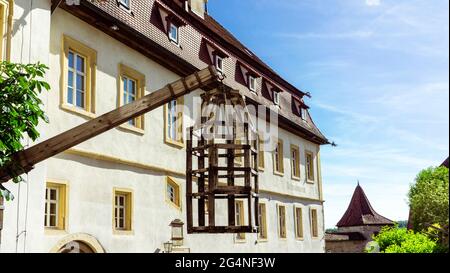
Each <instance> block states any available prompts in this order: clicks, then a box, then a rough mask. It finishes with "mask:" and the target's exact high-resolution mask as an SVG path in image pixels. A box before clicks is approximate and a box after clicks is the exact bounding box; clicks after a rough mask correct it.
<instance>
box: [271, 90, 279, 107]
mask: <svg viewBox="0 0 450 273" xmlns="http://www.w3.org/2000/svg"><path fill="white" fill-rule="evenodd" d="M272 92H273V103H275V105H277V106H279V105H280V92H278V91H276V90H273V91H272Z"/></svg>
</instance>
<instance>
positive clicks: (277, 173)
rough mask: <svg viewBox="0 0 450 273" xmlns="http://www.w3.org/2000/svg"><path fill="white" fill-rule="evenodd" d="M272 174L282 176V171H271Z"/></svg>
mask: <svg viewBox="0 0 450 273" xmlns="http://www.w3.org/2000/svg"><path fill="white" fill-rule="evenodd" d="M273 174H274V175H276V176H281V177H284V173H281V172H277V171H273Z"/></svg>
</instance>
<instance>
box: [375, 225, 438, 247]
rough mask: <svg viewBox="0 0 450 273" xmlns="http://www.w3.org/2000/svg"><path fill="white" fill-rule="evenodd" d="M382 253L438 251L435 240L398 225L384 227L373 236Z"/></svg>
mask: <svg viewBox="0 0 450 273" xmlns="http://www.w3.org/2000/svg"><path fill="white" fill-rule="evenodd" d="M373 239H374V241H376V242H377V243H378V245H379V246H380V251H381V252H382V253H434V252H439V250H438V244H437V242H436V240H432V239H430V238H429V237H428V236H427V235H425V234H422V233H414V231H412V230H407V229H405V228H398V227H384V228H383V229H382V230H381V232H380V233H379V234H378V235H376V236H374V237H373Z"/></svg>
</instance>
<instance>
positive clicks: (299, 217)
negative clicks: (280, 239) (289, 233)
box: [294, 207, 303, 240]
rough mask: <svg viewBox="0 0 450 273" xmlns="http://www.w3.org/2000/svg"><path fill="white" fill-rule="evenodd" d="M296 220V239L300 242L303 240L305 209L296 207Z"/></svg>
mask: <svg viewBox="0 0 450 273" xmlns="http://www.w3.org/2000/svg"><path fill="white" fill-rule="evenodd" d="M294 219H295V238H296V239H298V240H302V239H303V209H302V208H299V207H294Z"/></svg>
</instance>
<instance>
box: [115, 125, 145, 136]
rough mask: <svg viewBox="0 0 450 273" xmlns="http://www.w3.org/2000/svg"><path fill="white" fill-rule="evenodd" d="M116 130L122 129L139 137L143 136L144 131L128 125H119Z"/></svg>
mask: <svg viewBox="0 0 450 273" xmlns="http://www.w3.org/2000/svg"><path fill="white" fill-rule="evenodd" d="M118 129H122V130H124V131H128V132H131V133H134V134H137V135H141V136H142V135H144V134H145V131H144V130H143V129H141V128H138V127H134V126H131V125H128V124H122V125H119V127H118Z"/></svg>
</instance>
